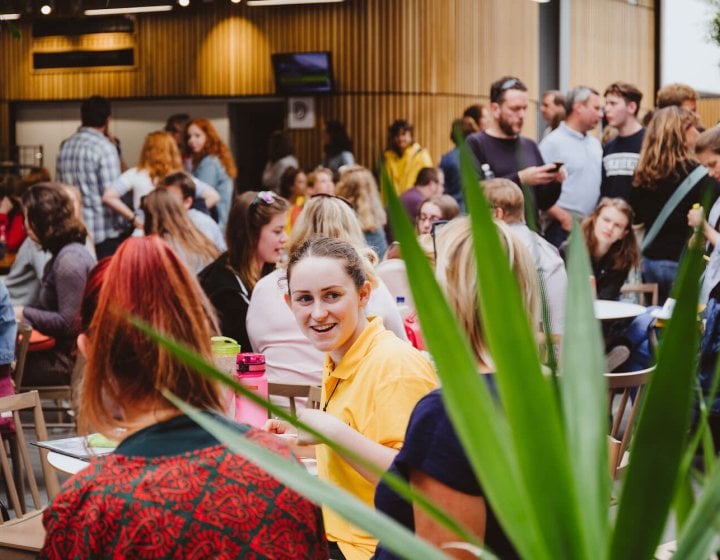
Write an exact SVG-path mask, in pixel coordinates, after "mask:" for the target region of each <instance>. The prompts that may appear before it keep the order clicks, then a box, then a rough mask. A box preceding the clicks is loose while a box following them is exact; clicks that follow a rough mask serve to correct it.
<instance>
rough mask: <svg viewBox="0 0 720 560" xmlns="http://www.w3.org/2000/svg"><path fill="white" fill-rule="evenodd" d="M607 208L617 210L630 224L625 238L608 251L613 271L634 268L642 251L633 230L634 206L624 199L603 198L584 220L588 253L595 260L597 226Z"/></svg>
mask: <svg viewBox="0 0 720 560" xmlns="http://www.w3.org/2000/svg"><path fill="white" fill-rule="evenodd" d="M605 208H615V210H617V211H618V212H620V213H621V214H623V215H624V216H625V217H626V218H627V222H628V223H627V227H626V228H625V236H624V237H623V238H622V239H618V240H617V241H616V242H615V243H613V245H612V246H611V247H610V249H609V250H608V253H610V254H611V255H612V265H611V266H612V269H613V270H623V269H629V268H632V267H633V266H636V265H637V264H638V263H639V262H640V251H639V249H638V243H637V239H636V238H635V231H634V230H633V228H632V223H633V217H634V216H635V213H634V212H633V209H632V206H630V205H629V204H628V203H627V202H625V200H623V199H622V198H608V197H603V198H601V199H600V202H599V203H598V205H597V208H595V210H593V211H592V213H591V214H589V215H588V216H587V217H586V218H585V219H584V220H583V222H582V226H581V227H582V232H583V238H584V239H585V245H586V246H587V248H588V252H589V253H590V256H591V257H593V258H594V256H595V252H596V251H597V245H598V243H597V239H596V238H595V224H596V223H597V219H598V217H599V216H600V214H601V213H602V211H603V210H604V209H605Z"/></svg>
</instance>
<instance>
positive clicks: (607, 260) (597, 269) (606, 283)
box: [590, 247, 630, 300]
mask: <svg viewBox="0 0 720 560" xmlns="http://www.w3.org/2000/svg"><path fill="white" fill-rule="evenodd" d="M614 252H615V251H614V250H613V247H610V250H609V251H608V252H607V253H605V256H603V257H602V258H601V259H599V260H597V261H596V260H595V259H590V260H591V263H592V271H593V275H594V276H595V290H596V291H597V298H598V299H613V300H616V299H620V288H622V285H623V284H624V283H625V280H626V279H627V276H628V274H629V273H630V269H629V268H620V269H613V268H611V266H612V260H613V253H614Z"/></svg>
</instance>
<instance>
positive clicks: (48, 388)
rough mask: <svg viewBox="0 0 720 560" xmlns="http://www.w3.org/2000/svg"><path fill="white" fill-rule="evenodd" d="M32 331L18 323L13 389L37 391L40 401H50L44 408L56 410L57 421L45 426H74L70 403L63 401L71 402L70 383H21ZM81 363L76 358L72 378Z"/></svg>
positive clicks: (77, 373) (21, 391) (26, 325)
mask: <svg viewBox="0 0 720 560" xmlns="http://www.w3.org/2000/svg"><path fill="white" fill-rule="evenodd" d="M31 333H32V327H31V326H30V325H28V324H26V323H23V322H19V323H18V334H17V340H16V343H15V369H14V371H13V381H14V383H15V391H17V392H18V393H25V392H28V391H37V392H38V394H39V395H40V400H41V401H45V400H48V401H52V402H53V403H54V405H53V406H46V407H44V410H45V411H46V412H57V422H48V423H46V427H64V428H67V427H70V428H74V427H75V420H74V416H73V415H72V414H71V412H72V404H70V405H69V406H65V405H64V404H63V403H64V402H68V403H72V387H71V385H38V386H32V385H25V384H24V383H23V377H24V375H25V364H26V360H27V355H28V351H29V346H30V334H31ZM81 365H82V360H78V361H77V362H76V364H75V368H74V369H73V374H72V377H73V379H74V378H75V377H76V376H78V375H80V373H81V372H78V371H77V370H78V367H80V366H81ZM63 415H67V416H69V417H70V419H71V420H70V421H69V422H64V421H63Z"/></svg>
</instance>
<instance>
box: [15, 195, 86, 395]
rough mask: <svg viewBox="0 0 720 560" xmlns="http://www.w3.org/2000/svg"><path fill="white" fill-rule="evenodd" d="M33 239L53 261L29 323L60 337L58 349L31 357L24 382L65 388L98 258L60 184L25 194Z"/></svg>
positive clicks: (27, 315)
mask: <svg viewBox="0 0 720 560" xmlns="http://www.w3.org/2000/svg"><path fill="white" fill-rule="evenodd" d="M22 201H23V206H24V207H25V221H26V224H27V229H28V235H29V236H30V238H31V239H32V240H33V241H35V242H36V243H38V244H39V245H40V247H41V248H42V249H43V250H44V251H47V252H49V253H50V254H51V255H52V257H51V259H50V261H49V262H48V264H47V265H46V267H45V273H44V275H43V278H42V282H41V285H40V294H39V301H38V304H37V305H33V306H28V307H25V309H24V310H23V317H24V320H25V322H27V323H28V324H30V325H31V326H32V327H33V328H35V329H37V330H39V331H40V332H42V333H44V334H47V335H50V336H52V337H54V338H55V341H56V343H55V346H54V347H53V348H52V349H51V350H47V351H43V352H31V353H30V354H28V358H27V362H26V364H25V377H24V378H23V383H24V384H27V385H28V386H33V385H65V384H68V383H69V382H70V373H71V372H72V368H73V365H74V363H75V337H76V336H77V334H78V325H77V321H76V320H77V316H78V311H79V310H80V303H81V302H82V295H83V290H84V289H85V282H86V281H87V277H88V273H89V272H90V270H91V269H92V268H93V266H95V256H94V255H92V254H91V253H90V252H89V251H88V250H87V247H86V246H85V239H86V238H87V229H85V226H84V225H83V223H82V222H81V221H80V219H79V218H78V217H77V213H76V211H75V206H74V204H73V201H72V199H71V198H70V195H69V194H68V193H67V192H66V190H65V189H64V188H63V187H62V186H60V185H59V184H57V183H38V184H37V185H33V186H32V187H30V188H29V189H28V190H27V191H25V193H24V194H23V198H22Z"/></svg>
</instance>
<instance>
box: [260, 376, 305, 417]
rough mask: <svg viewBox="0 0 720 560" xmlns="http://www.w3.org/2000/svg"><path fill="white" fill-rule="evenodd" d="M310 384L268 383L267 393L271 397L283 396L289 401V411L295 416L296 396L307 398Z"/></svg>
mask: <svg viewBox="0 0 720 560" xmlns="http://www.w3.org/2000/svg"><path fill="white" fill-rule="evenodd" d="M309 390H310V385H299V384H297V383H268V394H269V395H270V396H271V397H285V398H287V399H288V400H289V401H290V413H291V414H292V415H293V416H297V408H296V406H295V399H296V398H302V399H304V398H307V396H308V391H309Z"/></svg>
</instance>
